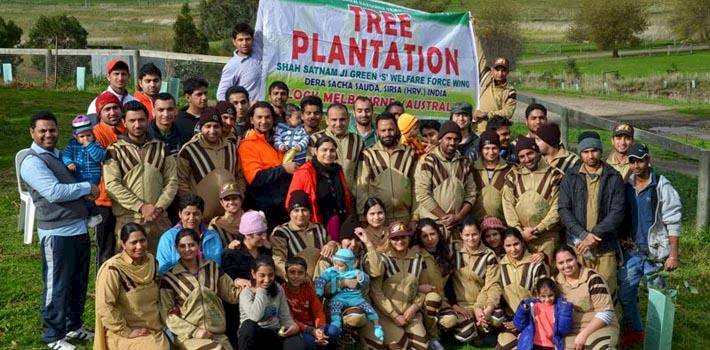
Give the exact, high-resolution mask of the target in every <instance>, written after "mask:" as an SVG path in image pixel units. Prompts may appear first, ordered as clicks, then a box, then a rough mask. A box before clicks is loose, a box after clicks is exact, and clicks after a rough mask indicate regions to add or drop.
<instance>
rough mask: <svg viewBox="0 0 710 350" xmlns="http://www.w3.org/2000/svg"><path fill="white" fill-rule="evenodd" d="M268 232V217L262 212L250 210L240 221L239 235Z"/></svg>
mask: <svg viewBox="0 0 710 350" xmlns="http://www.w3.org/2000/svg"><path fill="white" fill-rule="evenodd" d="M267 230H268V227H267V226H266V215H264V212H262V211H255V210H249V211H248V212H246V213H244V214H242V218H241V219H240V220H239V233H241V234H243V235H247V236H248V235H253V234H256V233H261V232H266V231H267Z"/></svg>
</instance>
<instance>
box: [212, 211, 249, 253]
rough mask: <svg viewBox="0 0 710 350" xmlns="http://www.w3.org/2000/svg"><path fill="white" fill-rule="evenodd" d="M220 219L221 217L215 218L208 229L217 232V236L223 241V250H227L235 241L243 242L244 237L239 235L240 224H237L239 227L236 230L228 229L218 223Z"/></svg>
mask: <svg viewBox="0 0 710 350" xmlns="http://www.w3.org/2000/svg"><path fill="white" fill-rule="evenodd" d="M219 218H220V217H219V216H215V217H214V218H212V221H210V224H209V225H208V228H209V229H210V230H212V231H214V232H217V234H218V235H219V239H220V240H221V241H222V248H224V249H227V247H228V246H229V243H231V242H232V241H234V240H238V241H241V240H242V238H243V237H242V235H241V234H240V233H239V223H237V227H236V230H235V229H234V228H230V227H226V226H224V225H221V224H219V223H218V222H217V219H219Z"/></svg>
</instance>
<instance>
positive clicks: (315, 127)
mask: <svg viewBox="0 0 710 350" xmlns="http://www.w3.org/2000/svg"><path fill="white" fill-rule="evenodd" d="M322 116H323V100H321V99H320V97H318V96H314V95H308V96H306V97H304V98H303V99H302V100H301V118H302V119H303V128H304V129H306V133H307V134H308V135H313V134H315V133H317V132H318V131H319V130H320V121H321V118H322ZM274 125H276V124H274Z"/></svg>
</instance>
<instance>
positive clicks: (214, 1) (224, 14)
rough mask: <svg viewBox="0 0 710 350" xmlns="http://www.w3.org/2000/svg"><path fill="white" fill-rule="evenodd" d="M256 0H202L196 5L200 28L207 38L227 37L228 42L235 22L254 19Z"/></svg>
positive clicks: (252, 21) (248, 21) (220, 38)
mask: <svg viewBox="0 0 710 350" xmlns="http://www.w3.org/2000/svg"><path fill="white" fill-rule="evenodd" d="M258 7H259V1H258V0H242V1H236V0H202V1H200V5H199V7H198V12H199V13H200V28H201V29H202V32H203V33H205V36H207V39H209V40H222V39H227V40H229V42H230V47H231V40H230V39H231V36H232V27H234V24H235V23H251V25H252V26H253V25H254V22H255V21H256V11H257V9H258Z"/></svg>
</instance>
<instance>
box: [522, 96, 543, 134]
mask: <svg viewBox="0 0 710 350" xmlns="http://www.w3.org/2000/svg"><path fill="white" fill-rule="evenodd" d="M545 123H547V108H545V106H543V105H541V104H539V103H533V104H531V105H529V106H528V108H526V109H525V126H526V127H527V128H528V133H527V135H525V136H526V137H529V138H531V139H535V138H537V129H538V128H539V127H540V126H541V125H543V124H545Z"/></svg>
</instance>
